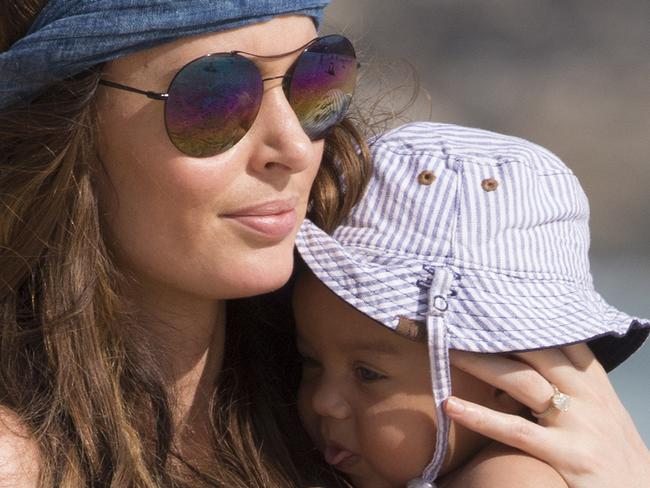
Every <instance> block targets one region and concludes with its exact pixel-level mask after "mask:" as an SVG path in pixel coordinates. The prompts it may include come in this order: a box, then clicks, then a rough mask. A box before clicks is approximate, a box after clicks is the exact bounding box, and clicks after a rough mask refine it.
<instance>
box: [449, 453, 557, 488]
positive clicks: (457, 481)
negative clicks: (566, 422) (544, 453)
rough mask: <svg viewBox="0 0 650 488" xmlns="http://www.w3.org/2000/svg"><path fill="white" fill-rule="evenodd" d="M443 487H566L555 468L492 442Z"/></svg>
mask: <svg viewBox="0 0 650 488" xmlns="http://www.w3.org/2000/svg"><path fill="white" fill-rule="evenodd" d="M442 486H443V487H444V488H460V487H462V488H494V487H495V486H498V487H501V488H508V487H512V488H568V487H567V484H566V482H565V481H564V479H563V478H562V477H561V476H560V475H559V474H558V472H557V471H555V469H553V468H552V467H551V466H549V465H548V464H546V463H545V462H543V461H540V460H539V459H537V458H534V457H532V456H531V455H529V454H526V453H525V452H522V451H519V450H517V449H514V448H512V447H508V446H504V445H502V444H497V443H492V444H489V445H488V446H487V447H485V448H484V449H483V450H482V451H480V452H479V453H478V454H477V455H476V456H475V457H474V458H473V459H472V460H471V461H469V462H468V463H467V464H466V465H465V466H463V467H461V468H459V469H458V471H457V472H456V473H455V474H454V475H453V477H452V478H451V479H449V481H448V483H445V484H443V485H442Z"/></svg>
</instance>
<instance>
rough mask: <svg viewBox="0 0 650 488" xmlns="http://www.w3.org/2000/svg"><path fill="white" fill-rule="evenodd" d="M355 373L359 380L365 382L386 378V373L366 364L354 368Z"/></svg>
mask: <svg viewBox="0 0 650 488" xmlns="http://www.w3.org/2000/svg"><path fill="white" fill-rule="evenodd" d="M354 374H355V375H356V377H357V379H358V380H359V381H362V382H365V383H369V382H372V381H377V380H381V379H384V378H386V376H385V375H383V374H381V373H378V372H377V371H373V370H372V369H369V368H366V367H365V366H357V367H356V369H355V370H354Z"/></svg>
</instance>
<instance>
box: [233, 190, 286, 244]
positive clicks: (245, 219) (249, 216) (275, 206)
mask: <svg viewBox="0 0 650 488" xmlns="http://www.w3.org/2000/svg"><path fill="white" fill-rule="evenodd" d="M222 217H224V218H226V219H229V220H233V221H235V222H238V223H239V224H241V225H243V226H245V227H247V228H249V229H252V230H254V231H255V232H257V233H259V234H263V235H264V236H267V237H270V238H273V239H282V238H284V237H286V236H288V235H289V234H291V232H293V230H294V229H295V228H296V221H297V214H296V199H290V200H278V201H273V202H266V203H263V204H261V205H256V206H253V207H247V208H244V209H240V210H237V211H235V212H232V213H228V214H224V215H222Z"/></svg>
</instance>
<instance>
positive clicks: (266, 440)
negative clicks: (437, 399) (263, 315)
mask: <svg viewBox="0 0 650 488" xmlns="http://www.w3.org/2000/svg"><path fill="white" fill-rule="evenodd" d="M46 3H47V2H46V0H23V1H22V2H5V3H3V4H2V6H0V51H4V50H6V49H8V48H9V47H10V46H11V45H12V44H13V43H14V42H15V41H16V40H17V39H19V38H20V37H21V36H23V35H24V34H25V32H26V31H27V29H28V28H29V25H30V24H31V23H32V22H33V20H34V18H35V16H36V15H37V14H38V12H39V11H40V10H41V8H42V7H43V6H44V5H45V4H46ZM98 80H99V73H98V70H89V71H87V72H84V73H81V74H80V75H78V76H75V77H74V78H72V79H68V80H65V81H62V82H60V83H57V84H55V85H53V86H51V87H50V88H48V90H47V91H46V92H45V93H43V94H42V95H40V96H39V97H38V98H37V99H36V100H34V101H33V102H32V103H31V104H30V105H29V106H14V107H12V108H10V109H8V110H3V111H2V112H0V199H1V200H0V406H1V407H2V408H4V409H8V410H10V411H12V412H13V413H15V414H16V415H18V417H19V418H20V421H21V423H22V424H23V425H24V426H25V427H26V428H27V429H28V430H29V431H30V433H31V435H32V436H33V438H34V440H35V441H36V442H37V444H38V446H39V449H40V457H41V459H42V466H41V469H40V479H41V486H43V487H54V486H56V487H69V488H73V487H74V488H78V487H87V486H102V487H103V486H114V487H125V486H128V487H147V488H154V487H156V488H158V487H172V486H173V487H177V486H178V487H180V486H201V485H209V486H224V487H241V488H244V487H245V488H250V487H260V488H262V487H283V488H284V487H290V486H296V487H297V486H301V485H304V483H307V482H311V481H312V480H311V479H310V478H312V477H313V476H316V477H318V476H320V472H319V471H317V468H315V469H316V471H314V470H312V469H311V468H310V467H309V465H308V461H307V457H304V456H303V457H301V456H302V454H301V453H304V446H303V445H302V444H301V443H300V441H297V442H296V441H295V439H293V438H292V439H290V438H289V436H292V434H293V433H294V432H299V426H298V423H297V417H296V416H295V412H294V410H293V407H292V403H291V399H290V398H289V396H288V395H289V394H288V393H287V392H288V390H287V389H286V388H284V387H283V385H282V381H281V378H282V375H283V374H284V372H285V370H283V368H287V367H288V365H289V364H290V363H289V362H286V361H284V362H283V361H277V358H278V357H282V354H283V353H282V350H278V351H279V352H277V355H276V356H274V354H276V353H275V352H273V351H275V349H274V348H273V347H269V344H271V345H272V344H273V343H276V344H279V339H278V337H279V336H278V335H276V334H274V333H266V334H265V333H264V328H263V327H262V328H260V327H259V324H257V323H255V320H256V318H255V317H252V316H251V315H250V314H245V313H243V312H242V310H243V309H244V308H245V307H240V306H238V305H237V303H238V302H235V303H234V304H233V306H232V307H229V309H228V330H227V335H226V349H225V350H226V353H225V357H224V364H223V370H222V372H221V373H220V376H219V380H218V384H216V385H215V387H214V392H215V394H214V397H213V401H212V404H211V420H212V429H213V444H214V450H215V452H214V455H213V456H212V458H213V460H214V462H213V463H211V464H210V466H205V467H204V466H201V467H198V466H193V465H190V464H189V463H188V462H187V461H185V460H183V458H182V457H181V456H180V455H179V454H178V453H175V452H174V450H173V442H172V439H173V434H174V433H173V431H172V430H173V429H172V422H171V413H170V406H169V405H170V398H169V396H168V392H167V391H166V389H165V387H164V382H163V380H162V375H161V373H160V371H159V369H158V365H157V362H156V360H155V357H154V355H153V354H152V352H151V351H152V349H151V348H150V347H149V345H148V341H147V337H146V335H145V334H144V332H143V331H142V330H141V329H140V328H139V327H138V324H137V322H136V321H135V320H134V319H133V318H132V316H131V315H130V314H129V313H128V312H127V306H126V303H125V300H124V298H123V297H122V295H121V293H120V284H121V282H122V278H121V275H120V273H119V270H118V269H117V268H116V267H115V265H114V262H113V260H112V259H111V253H110V249H108V248H107V247H106V245H105V243H104V240H103V237H102V231H103V229H102V222H101V219H100V212H99V209H98V203H97V198H96V192H95V187H94V181H95V175H96V174H97V172H98V171H100V170H101V166H100V164H99V163H98V161H97V158H96V152H95V115H94V110H95V107H94V103H93V102H94V93H95V90H96V87H97V82H98ZM363 140H364V138H363V135H362V134H361V133H360V132H359V131H357V129H355V125H354V124H353V123H352V122H351V121H350V120H345V121H343V122H342V123H341V124H340V125H339V126H337V127H336V129H335V130H334V131H333V132H332V133H331V135H330V136H328V138H327V140H326V151H325V155H324V159H323V162H322V165H321V169H320V172H319V174H318V176H317V179H316V182H315V184H314V187H313V190H312V199H311V207H310V208H311V210H310V216H311V217H312V218H313V219H314V220H315V221H316V222H317V223H319V224H320V225H321V226H322V227H324V228H327V229H332V228H333V227H334V226H335V225H336V224H337V223H338V222H339V221H340V219H341V218H342V217H343V216H344V215H345V214H346V213H347V212H348V210H349V209H350V207H351V206H352V205H353V204H354V203H355V202H356V200H357V199H358V198H359V197H360V196H361V193H362V191H363V188H364V186H365V184H366V181H367V179H368V178H369V176H370V171H369V159H368V153H367V150H366V147H365V144H364V142H363ZM342 189H344V190H342ZM233 324H234V326H233ZM253 330H256V331H257V332H256V333H253ZM260 331H261V332H260ZM274 338H275V339H274ZM274 341H275V342H274ZM264 354H265V355H266V356H265V357H264ZM252 355H257V356H256V361H251V360H250V358H251V357H252ZM260 355H261V356H260ZM264 361H266V363H264ZM267 363H268V364H267ZM266 366H268V367H266ZM292 437H293V436H292ZM296 456H298V457H296ZM297 459H299V461H297ZM303 460H305V461H304V463H303ZM178 465H180V466H183V467H184V469H182V470H179V469H176V468H175V467H174V466H178ZM314 473H315V474H314ZM312 475H313V476H312ZM323 476H324V478H323V482H327V481H326V479H325V478H326V475H325V474H323Z"/></svg>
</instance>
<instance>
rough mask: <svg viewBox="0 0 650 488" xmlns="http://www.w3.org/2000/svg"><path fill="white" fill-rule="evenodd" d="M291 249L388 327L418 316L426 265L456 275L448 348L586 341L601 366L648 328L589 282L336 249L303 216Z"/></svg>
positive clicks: (631, 347) (508, 348)
mask: <svg viewBox="0 0 650 488" xmlns="http://www.w3.org/2000/svg"><path fill="white" fill-rule="evenodd" d="M296 247H297V248H298V251H299V252H300V254H301V256H302V258H303V260H304V261H305V263H306V264H307V266H309V268H310V269H311V271H312V272H313V273H314V274H315V275H316V277H317V278H318V279H319V280H320V281H321V282H323V283H324V284H325V286H327V287H328V288H329V289H330V290H332V291H333V292H334V293H335V294H336V295H338V296H339V297H340V298H342V299H343V300H344V301H346V302H347V303H349V304H350V305H352V306H353V307H355V308H356V309H357V310H359V311H361V312H362V313H364V314H366V315H368V316H369V317H370V318H372V319H374V320H376V321H378V322H380V323H382V324H383V325H385V326H387V327H389V328H391V329H393V330H397V328H398V326H399V323H400V320H401V319H408V320H409V321H414V322H424V321H425V320H426V313H427V306H428V303H427V301H428V298H427V289H426V279H427V277H428V276H429V274H428V272H427V271H426V269H431V268H435V267H445V268H447V269H449V270H450V271H452V272H453V273H454V274H455V275H456V276H457V278H458V279H457V280H455V282H454V285H453V287H452V292H451V294H450V296H449V297H448V298H447V302H448V310H447V311H446V313H445V316H446V322H447V330H448V338H449V347H450V348H451V349H459V350H464V351H472V352H486V353H498V352H514V351H528V350H535V349H542V348H549V347H557V346H562V345H568V344H574V343H578V342H588V343H589V345H590V347H591V348H592V350H593V352H594V353H595V355H596V357H597V358H598V360H599V361H600V362H601V363H602V364H603V366H604V367H605V369H607V370H608V371H609V370H611V369H613V368H615V367H616V366H618V365H619V364H621V363H622V362H623V361H624V360H625V359H627V357H629V356H630V355H631V354H632V353H633V352H634V351H636V350H637V349H638V348H639V347H641V345H642V344H643V342H644V341H645V339H646V338H647V337H648V334H649V333H650V322H648V321H647V320H640V319H637V318H635V317H632V316H630V315H627V314H625V313H623V312H620V311H619V310H617V309H616V308H614V307H612V306H610V305H608V304H607V303H606V302H605V301H604V300H603V298H602V297H601V296H600V295H599V294H598V293H596V292H595V291H594V290H593V288H591V287H589V286H584V287H579V286H577V285H576V284H575V283H571V282H568V281H564V280H561V279H559V278H557V277H549V276H531V275H530V274H527V275H524V274H518V273H512V274H504V273H495V272H491V271H488V270H485V269H480V268H479V267H467V266H465V265H461V264H460V263H455V262H453V260H445V261H441V262H431V261H427V262H422V261H420V260H418V259H414V258H412V257H410V256H408V255H387V254H386V253H385V251H381V252H380V251H377V250H375V249H369V248H364V247H358V246H354V245H346V246H342V245H341V244H340V243H339V242H338V241H337V240H336V239H334V238H332V237H331V236H329V235H328V234H326V233H325V232H323V231H322V230H321V229H319V228H318V227H317V226H315V225H314V224H313V223H311V222H310V221H308V220H305V222H304V223H303V225H302V227H301V229H300V232H299V234H298V237H297V240H296ZM425 267H426V269H425Z"/></svg>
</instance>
